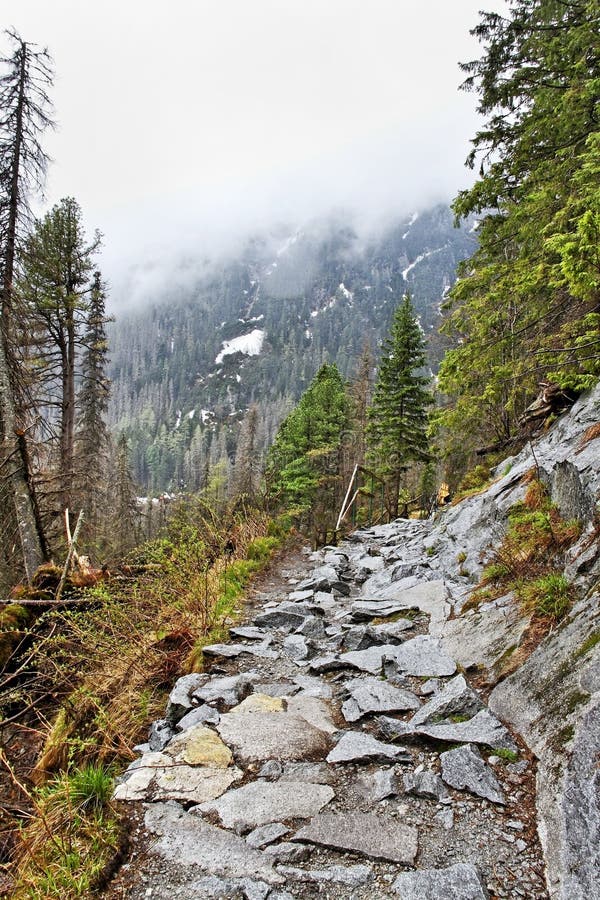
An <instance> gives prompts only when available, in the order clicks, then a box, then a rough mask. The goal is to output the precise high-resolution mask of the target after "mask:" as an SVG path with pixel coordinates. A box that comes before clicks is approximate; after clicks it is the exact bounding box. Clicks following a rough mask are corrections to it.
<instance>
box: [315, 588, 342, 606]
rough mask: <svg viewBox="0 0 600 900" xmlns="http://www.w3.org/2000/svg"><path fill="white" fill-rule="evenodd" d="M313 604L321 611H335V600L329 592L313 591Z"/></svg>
mask: <svg viewBox="0 0 600 900" xmlns="http://www.w3.org/2000/svg"><path fill="white" fill-rule="evenodd" d="M313 602H314V603H315V604H317V606H319V607H320V608H321V609H322V610H330V609H335V607H336V605H337V600H336V599H335V597H334V596H333V594H332V593H330V592H329V591H315V596H314V599H313Z"/></svg>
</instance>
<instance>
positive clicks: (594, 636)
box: [573, 631, 600, 660]
mask: <svg viewBox="0 0 600 900" xmlns="http://www.w3.org/2000/svg"><path fill="white" fill-rule="evenodd" d="M598 644H600V631H592V633H591V634H590V635H589V637H587V638H586V639H585V641H584V642H583V644H582V645H581V647H580V648H579V650H576V651H575V653H574V654H573V659H574V660H576V659H581V657H582V656H585V655H586V653H589V652H590V650H593V649H594V647H597V646H598Z"/></svg>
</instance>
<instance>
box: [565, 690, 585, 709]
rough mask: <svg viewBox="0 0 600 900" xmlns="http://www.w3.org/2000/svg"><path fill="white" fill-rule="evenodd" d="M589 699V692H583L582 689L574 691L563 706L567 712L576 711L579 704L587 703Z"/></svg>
mask: <svg viewBox="0 0 600 900" xmlns="http://www.w3.org/2000/svg"><path fill="white" fill-rule="evenodd" d="M589 699H590V695H589V694H586V693H583V692H582V691H574V692H573V693H572V694H571V695H570V696H569V697H567V698H566V699H565V702H564V707H563V708H564V710H565V712H568V713H572V712H575V710H576V709H577V707H578V706H581V705H582V704H584V703H587V701H588V700H589Z"/></svg>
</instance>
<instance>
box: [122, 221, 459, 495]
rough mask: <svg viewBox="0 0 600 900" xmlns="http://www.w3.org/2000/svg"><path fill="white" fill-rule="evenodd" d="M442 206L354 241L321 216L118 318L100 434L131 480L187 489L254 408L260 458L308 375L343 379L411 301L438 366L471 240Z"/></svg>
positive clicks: (227, 447)
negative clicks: (112, 441)
mask: <svg viewBox="0 0 600 900" xmlns="http://www.w3.org/2000/svg"><path fill="white" fill-rule="evenodd" d="M473 232H474V229H473V226H472V223H467V224H466V226H464V227H463V228H461V229H455V228H454V227H453V221H452V214H451V212H450V210H449V209H448V208H447V207H444V206H438V207H435V208H434V209H431V210H428V211H426V212H423V213H421V214H416V213H415V214H413V215H411V216H409V217H405V218H404V219H403V220H399V221H398V222H397V223H395V224H394V225H393V226H390V227H388V228H387V229H386V230H385V231H384V232H383V233H381V234H379V235H378V236H377V237H371V238H368V239H364V238H361V237H360V236H359V234H358V233H357V231H355V230H354V229H353V228H352V227H351V226H349V225H348V223H347V221H346V220H343V219H341V218H337V219H336V218H335V217H332V218H330V219H328V220H320V221H315V222H312V223H310V224H309V225H307V226H306V227H304V228H302V229H284V228H281V229H279V230H278V231H276V232H274V233H270V234H263V235H258V236H256V237H255V238H253V239H252V240H250V241H248V243H247V245H246V247H245V248H244V250H243V252H242V253H241V254H240V256H239V258H237V259H235V260H230V261H226V262H222V263H220V264H219V265H213V266H212V267H211V268H210V269H208V270H207V273H206V274H204V275H202V276H198V278H197V280H196V281H195V283H194V284H193V286H191V287H189V288H188V289H187V290H181V289H179V290H177V289H175V288H174V289H172V290H171V291H166V292H165V294H164V296H163V297H161V298H160V300H159V302H156V303H155V304H154V305H153V306H152V307H150V308H149V309H148V308H146V309H138V310H135V311H133V312H130V313H129V314H127V315H124V316H122V317H120V318H119V320H118V322H117V324H116V325H115V327H114V328H113V331H112V334H111V348H112V370H111V377H112V379H113V401H112V406H111V424H112V426H113V427H114V428H115V429H119V430H120V429H125V430H126V431H127V433H128V435H129V437H130V439H131V443H132V451H133V464H134V470H135V475H136V477H137V478H138V480H139V481H140V482H141V483H142V484H144V485H147V486H148V488H149V489H151V490H164V489H169V488H174V487H177V486H184V485H185V487H186V488H188V489H196V488H198V487H199V486H201V484H202V483H203V480H204V479H205V477H206V472H207V470H208V469H209V468H210V466H211V465H214V463H215V462H217V461H218V460H219V459H221V460H224V461H226V460H231V459H232V458H233V456H234V454H235V445H236V439H237V425H238V423H239V422H240V420H241V419H242V418H243V415H244V413H245V411H246V410H247V409H248V408H249V407H250V406H251V405H253V404H256V405H257V406H258V410H259V429H258V442H259V448H260V449H264V448H265V447H266V446H268V445H269V444H270V442H271V441H272V439H273V435H274V433H275V430H276V428H277V426H278V424H279V422H280V421H281V419H282V417H283V416H284V415H285V414H286V412H287V411H288V410H289V409H290V408H291V406H292V404H293V403H295V402H296V401H297V399H298V397H299V396H300V394H301V393H302V391H303V390H304V389H305V388H306V387H307V385H308V384H309V382H310V380H311V379H312V377H313V376H314V374H315V372H316V371H317V369H318V367H319V366H320V365H321V364H322V363H323V362H324V361H329V362H335V363H337V365H338V366H339V368H340V370H341V372H342V374H343V375H344V376H346V377H348V376H350V375H351V374H352V373H353V371H354V366H355V363H356V360H357V358H358V356H359V354H360V353H361V350H362V349H363V347H364V345H365V343H366V342H370V344H371V346H372V348H373V350H374V351H375V352H376V348H377V344H378V342H380V341H381V339H382V337H383V336H384V335H385V333H386V331H387V329H388V326H389V323H390V320H391V316H392V313H393V311H394V309H395V307H396V305H397V303H398V301H399V299H400V298H401V296H402V294H403V293H404V292H405V291H407V290H409V291H410V292H411V294H412V295H413V300H414V305H415V308H416V310H417V313H418V314H419V316H420V320H421V324H422V327H423V329H424V331H425V333H426V335H428V336H430V337H431V341H430V350H431V353H430V358H431V364H432V366H435V365H436V363H437V362H438V361H439V356H440V348H439V343H438V342H439V338H438V337H437V335H436V325H437V323H438V321H439V317H440V313H439V307H440V304H441V302H442V300H443V297H444V295H445V293H446V291H447V290H448V288H449V287H450V285H451V284H452V283H453V281H454V278H455V270H456V266H457V263H458V262H459V261H460V260H461V259H464V258H465V257H467V256H469V255H470V254H471V253H472V252H473V250H474V248H475V246H476V239H475V235H474V233H473Z"/></svg>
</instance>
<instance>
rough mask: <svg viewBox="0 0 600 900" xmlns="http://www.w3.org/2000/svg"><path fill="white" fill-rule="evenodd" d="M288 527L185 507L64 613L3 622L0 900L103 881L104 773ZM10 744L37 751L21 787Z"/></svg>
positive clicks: (218, 631) (256, 516)
mask: <svg viewBox="0 0 600 900" xmlns="http://www.w3.org/2000/svg"><path fill="white" fill-rule="evenodd" d="M288 530H289V529H288V527H287V526H286V525H285V524H282V523H281V521H278V522H275V521H273V520H271V519H269V518H268V517H267V516H266V515H265V514H263V513H261V512H259V511H257V510H255V509H252V510H248V509H244V510H241V511H238V513H237V514H232V515H230V516H224V517H223V518H217V517H216V516H215V515H213V514H212V512H211V510H210V509H209V508H208V507H207V506H206V505H205V504H204V503H203V502H202V501H192V502H191V503H190V504H187V505H182V506H181V507H180V508H179V509H178V510H177V511H176V512H175V514H174V515H173V517H172V520H171V523H170V526H169V529H168V533H167V535H166V536H165V537H163V538H161V539H159V540H155V541H153V542H151V543H148V544H146V545H144V546H142V547H140V548H139V549H138V550H137V551H135V552H134V553H132V554H131V555H130V556H129V558H128V559H127V563H126V564H123V565H121V566H119V567H118V569H117V570H116V571H114V572H106V573H104V574H103V576H102V580H99V581H98V582H97V583H96V584H94V585H92V586H88V587H85V588H83V589H81V590H80V591H79V592H78V595H77V596H74V595H72V594H71V595H69V597H68V598H67V600H68V601H71V602H73V601H76V604H75V605H69V604H68V602H67V603H66V604H65V606H64V607H62V608H55V609H52V608H49V609H47V610H46V611H45V612H43V613H42V614H41V615H39V616H38V617H37V618H36V619H35V621H33V622H30V624H29V625H28V626H26V627H23V625H22V619H21V618H20V616H19V615H17V617H16V619H15V617H14V616H13V620H12V624H11V625H10V626H9V628H10V631H9V632H8V634H7V635H5V636H7V637H10V638H11V639H12V641H13V643H11V644H9V646H11V647H14V649H13V655H12V657H11V659H10V661H9V663H8V665H7V666H6V667H5V672H6V674H5V676H4V678H3V683H2V685H1V694H0V702H1V704H2V717H3V719H2V722H1V723H0V729H1V732H2V744H1V746H0V755H1V756H0V759H1V763H2V769H3V772H2V778H3V781H4V783H5V784H7V785H8V794H9V795H10V796H11V798H12V799H11V802H10V803H9V804H7V805H6V806H5V807H4V809H3V822H2V826H1V832H0V836H1V840H2V850H3V859H2V869H1V871H2V873H3V879H0V880H2V881H3V883H2V887H3V889H4V896H7V895H9V896H11V897H15V898H31V900H33V898H42V897H48V898H50V897H61V898H63V900H70V898H74V897H85V896H91V895H93V893H94V892H95V891H97V890H98V889H99V888H100V887H101V886H102V884H103V883H105V881H106V879H107V878H108V877H109V875H110V871H111V868H112V866H113V864H114V861H115V860H116V859H117V858H118V855H119V852H120V847H121V846H122V843H123V840H124V838H125V835H124V832H123V826H122V824H121V823H120V819H119V814H118V813H117V811H116V809H115V807H114V806H113V804H112V803H111V800H110V797H111V794H112V785H113V779H114V775H115V773H116V772H117V771H118V770H120V769H122V768H123V766H124V765H125V764H127V763H128V762H130V761H131V760H132V759H133V758H134V754H133V752H132V749H131V748H132V747H133V746H134V745H135V744H137V743H140V742H142V741H145V740H146V738H147V729H148V726H149V724H150V722H151V721H152V720H153V719H155V718H158V717H159V716H160V714H161V711H162V710H163V709H164V705H165V701H166V696H167V694H168V692H169V690H170V689H171V687H172V684H173V682H174V681H175V679H176V678H177V677H179V676H180V675H183V674H186V673H188V672H192V671H201V670H202V667H203V657H202V648H203V646H205V645H206V644H208V643H212V642H214V641H216V640H220V639H223V638H226V637H227V635H228V628H229V627H230V626H231V625H232V624H233V623H234V622H235V621H236V620H237V618H238V616H239V613H240V609H241V599H242V596H243V592H244V589H245V588H246V587H247V585H248V583H249V581H250V579H251V578H252V577H253V576H254V575H255V574H257V573H258V572H260V571H261V570H262V569H264V568H265V567H266V566H267V565H268V563H269V560H270V558H271V556H272V554H273V553H274V552H275V551H276V549H277V548H279V547H280V546H281V544H282V542H283V541H284V540H285V539H286V535H287V534H288ZM12 609H18V607H12ZM1 637H2V636H1V635H0V639H1ZM15 638H16V643H14V641H15ZM23 711H24V712H23ZM15 734H18V740H17V743H19V742H23V740H24V738H23V736H24V735H28V736H29V739H30V742H31V743H32V744H33V745H35V746H36V748H37V750H38V752H37V759H36V762H35V765H34V766H33V769H32V770H30V772H29V777H24V775H23V773H22V772H20V771H19V766H18V765H15V764H14V762H13V761H11V759H10V745H11V741H12V742H13V743H14V738H15Z"/></svg>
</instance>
